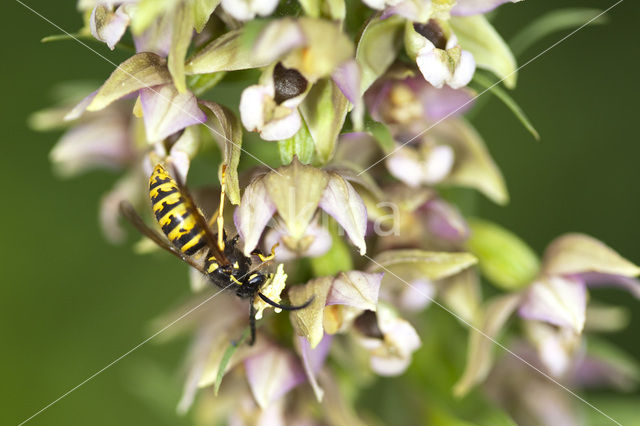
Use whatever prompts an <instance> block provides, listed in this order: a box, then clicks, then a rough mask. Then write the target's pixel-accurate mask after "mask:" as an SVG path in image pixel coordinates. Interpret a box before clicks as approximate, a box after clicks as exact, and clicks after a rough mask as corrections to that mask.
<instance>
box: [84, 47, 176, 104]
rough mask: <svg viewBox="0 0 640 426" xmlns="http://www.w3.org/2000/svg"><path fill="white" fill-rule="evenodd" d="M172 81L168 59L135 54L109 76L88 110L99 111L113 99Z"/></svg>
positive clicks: (146, 54)
mask: <svg viewBox="0 0 640 426" xmlns="http://www.w3.org/2000/svg"><path fill="white" fill-rule="evenodd" d="M169 82H171V74H169V70H168V69H167V63H166V61H165V60H164V59H163V58H161V57H160V56H158V55H156V54H155V53H149V52H144V53H138V54H136V55H133V56H132V57H130V58H129V59H127V60H126V61H124V62H123V63H121V64H120V65H119V66H118V68H116V70H115V71H113V73H111V75H110V76H109V78H108V79H107V81H105V82H104V84H103V85H102V87H100V89H99V90H98V93H96V96H95V97H94V98H93V101H91V103H90V104H89V106H88V107H87V110H88V111H99V110H101V109H103V108H105V107H106V106H108V105H109V104H111V103H112V102H113V101H116V100H118V99H120V98H121V97H123V96H125V95H128V94H129V93H131V92H135V91H136V90H140V89H142V88H143V87H152V86H157V85H159V84H165V83H169Z"/></svg>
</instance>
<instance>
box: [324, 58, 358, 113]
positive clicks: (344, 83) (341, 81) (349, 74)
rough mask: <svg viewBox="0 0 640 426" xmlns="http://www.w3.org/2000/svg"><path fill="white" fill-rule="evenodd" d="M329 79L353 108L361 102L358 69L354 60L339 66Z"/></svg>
mask: <svg viewBox="0 0 640 426" xmlns="http://www.w3.org/2000/svg"><path fill="white" fill-rule="evenodd" d="M331 78H332V79H333V81H334V83H335V84H336V85H337V86H338V88H339V89H340V91H342V94H343V95H344V96H345V97H346V98H347V99H348V100H349V102H351V103H352V104H353V105H354V106H355V105H358V104H359V103H361V102H362V93H360V68H359V67H358V63H357V62H356V61H355V60H349V61H346V62H344V63H343V64H341V65H339V66H338V67H337V68H336V69H335V71H334V72H333V74H331Z"/></svg>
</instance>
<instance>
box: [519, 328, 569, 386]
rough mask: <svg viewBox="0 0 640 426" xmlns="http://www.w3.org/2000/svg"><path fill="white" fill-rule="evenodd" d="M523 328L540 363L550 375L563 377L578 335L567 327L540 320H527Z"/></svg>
mask: <svg viewBox="0 0 640 426" xmlns="http://www.w3.org/2000/svg"><path fill="white" fill-rule="evenodd" d="M524 328H525V334H526V335H527V337H528V339H529V340H530V341H531V342H532V343H533V345H534V346H535V348H536V351H537V353H538V358H540V362H541V363H542V365H544V367H545V368H546V369H547V370H548V371H549V373H551V375H552V376H554V377H563V376H564V375H565V374H566V373H567V370H568V369H569V368H570V367H571V364H572V362H573V359H574V356H575V352H576V349H577V348H578V346H579V344H580V340H581V339H580V335H579V334H576V333H575V332H574V331H573V330H572V329H570V328H568V327H554V326H552V325H549V324H547V323H545V322H540V321H527V322H525V325H524Z"/></svg>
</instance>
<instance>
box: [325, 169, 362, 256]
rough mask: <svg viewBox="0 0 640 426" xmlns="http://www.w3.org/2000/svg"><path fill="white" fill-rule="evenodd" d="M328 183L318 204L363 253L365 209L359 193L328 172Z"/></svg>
mask: <svg viewBox="0 0 640 426" xmlns="http://www.w3.org/2000/svg"><path fill="white" fill-rule="evenodd" d="M329 176H330V177H329V183H328V185H327V187H326V189H325V190H324V193H323V194H322V199H321V200H320V202H319V206H320V207H321V208H322V209H323V210H324V211H326V212H327V213H329V214H330V215H331V216H333V218H334V219H335V220H337V221H338V223H339V224H340V226H342V228H343V229H344V230H345V231H346V232H347V235H348V236H349V239H351V241H352V242H353V244H355V245H356V247H358V249H359V250H360V255H364V254H365V253H366V251H367V246H366V243H365V241H364V234H365V231H366V229H367V209H366V207H365V206H364V202H363V201H362V198H360V195H358V193H357V192H356V190H355V189H353V186H351V184H349V182H347V181H346V180H345V179H343V178H342V177H341V176H340V175H338V174H336V173H330V175H329Z"/></svg>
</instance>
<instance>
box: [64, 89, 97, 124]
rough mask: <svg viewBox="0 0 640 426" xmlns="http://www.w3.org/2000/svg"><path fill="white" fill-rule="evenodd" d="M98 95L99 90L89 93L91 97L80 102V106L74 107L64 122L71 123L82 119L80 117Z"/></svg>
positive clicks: (88, 96)
mask: <svg viewBox="0 0 640 426" xmlns="http://www.w3.org/2000/svg"><path fill="white" fill-rule="evenodd" d="M96 93H98V91H97V90H95V91H93V92H91V93H89V95H87V96H86V97H85V98H84V99H82V100H81V101H80V102H78V104H77V105H76V106H74V107H73V109H72V110H71V111H69V112H68V113H67V114H66V115H65V116H64V120H65V121H71V120H75V119H77V118H80V116H81V115H82V114H84V112H85V111H86V109H87V107H88V106H89V104H90V103H91V101H93V98H94V97H95V96H96Z"/></svg>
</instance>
